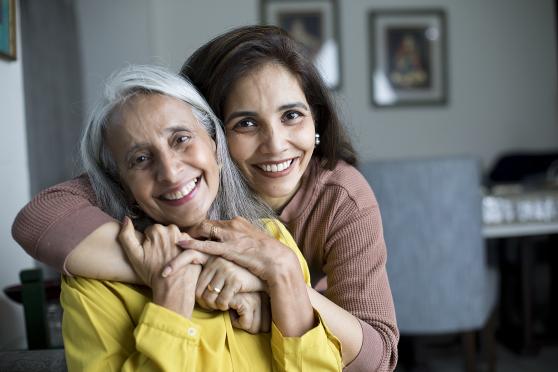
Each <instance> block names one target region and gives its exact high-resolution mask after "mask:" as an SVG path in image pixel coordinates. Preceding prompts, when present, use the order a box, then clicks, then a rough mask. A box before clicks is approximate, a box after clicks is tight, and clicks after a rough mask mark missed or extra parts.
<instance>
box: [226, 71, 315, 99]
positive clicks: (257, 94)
mask: <svg viewBox="0 0 558 372" xmlns="http://www.w3.org/2000/svg"><path fill="white" fill-rule="evenodd" d="M262 96H266V97H268V98H271V99H273V100H275V101H285V100H287V101H290V100H293V99H296V100H298V101H300V100H304V101H306V96H305V94H304V92H303V90H302V86H301V84H300V81H299V79H298V77H297V75H295V74H293V73H292V72H291V71H290V70H289V69H288V68H287V67H285V66H283V65H280V64H277V63H272V62H270V63H266V64H265V65H263V66H261V67H260V68H257V69H254V70H252V71H250V72H249V73H248V74H246V75H245V76H243V77H242V78H240V79H238V80H237V81H236V82H235V83H234V84H233V86H232V89H231V94H229V97H228V99H227V100H226V101H227V104H231V103H233V104H235V105H236V104H250V103H251V102H253V101H255V100H259V99H260V98H261V97H262Z"/></svg>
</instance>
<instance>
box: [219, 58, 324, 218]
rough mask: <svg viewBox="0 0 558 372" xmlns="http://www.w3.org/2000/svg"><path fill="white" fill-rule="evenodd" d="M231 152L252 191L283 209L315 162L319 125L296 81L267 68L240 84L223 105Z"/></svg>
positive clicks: (273, 67)
mask: <svg viewBox="0 0 558 372" xmlns="http://www.w3.org/2000/svg"><path fill="white" fill-rule="evenodd" d="M223 116H224V125H225V129H226V133H227V140H228V144H229V151H230V153H231V156H232V158H233V159H234V160H235V162H236V163H237V164H238V166H239V168H240V170H241V171H242V173H243V174H244V176H245V177H246V179H247V180H248V183H249V184H250V186H251V187H252V188H253V189H254V190H255V191H256V192H257V193H258V194H259V195H260V196H261V197H262V198H263V199H264V200H265V201H266V202H267V203H268V204H269V205H270V206H271V207H272V208H274V209H276V210H280V209H281V208H282V207H284V206H285V204H286V203H288V201H289V200H290V199H291V197H292V196H293V195H294V193H295V192H296V191H297V190H298V188H299V187H300V183H301V178H302V175H303V174H304V172H305V171H306V168H307V167H308V163H309V162H310V159H311V157H312V152H313V150H314V144H315V137H314V136H315V133H316V132H315V126H314V119H313V116H312V111H311V108H310V105H309V104H308V102H307V101H306V96H305V94H304V92H303V91H302V88H301V87H300V83H299V82H298V80H297V78H296V77H295V76H294V75H293V74H292V73H291V72H290V71H289V70H287V69H286V68H284V67H282V66H280V65H278V64H273V63H269V64H267V65H265V66H263V67H262V68H260V69H258V70H256V71H253V72H251V73H250V74H248V75H247V76H246V77H244V78H242V79H240V80H238V81H237V82H236V83H235V84H234V85H233V87H232V89H231V92H230V93H229V95H228V98H227V100H226V102H225V108H224V115H223Z"/></svg>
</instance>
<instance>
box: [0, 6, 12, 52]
mask: <svg viewBox="0 0 558 372" xmlns="http://www.w3.org/2000/svg"><path fill="white" fill-rule="evenodd" d="M15 12H16V3H15V0H0V57H1V58H4V59H8V60H15V59H16V13H15Z"/></svg>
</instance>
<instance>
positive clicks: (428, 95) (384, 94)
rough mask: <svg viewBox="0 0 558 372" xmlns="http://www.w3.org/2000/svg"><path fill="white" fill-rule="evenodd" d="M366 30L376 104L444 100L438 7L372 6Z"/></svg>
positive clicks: (442, 20)
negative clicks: (397, 7) (400, 7)
mask: <svg viewBox="0 0 558 372" xmlns="http://www.w3.org/2000/svg"><path fill="white" fill-rule="evenodd" d="M368 28H369V46H370V82H371V84H370V86H371V100H372V104H373V105H374V106H375V107H393V106H417V105H445V104H446V103H447V101H448V81H447V74H448V71H447V70H448V66H447V45H446V43H447V29H446V13H445V11H444V10H443V9H419V10H374V11H371V12H370V13H369V15H368Z"/></svg>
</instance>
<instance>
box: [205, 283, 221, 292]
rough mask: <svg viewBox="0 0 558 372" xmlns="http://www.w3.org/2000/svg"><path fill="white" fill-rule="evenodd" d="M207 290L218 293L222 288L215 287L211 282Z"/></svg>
mask: <svg viewBox="0 0 558 372" xmlns="http://www.w3.org/2000/svg"><path fill="white" fill-rule="evenodd" d="M207 290H208V291H209V292H211V293H216V294H219V293H221V288H219V287H213V286H212V285H211V284H208V285H207Z"/></svg>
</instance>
